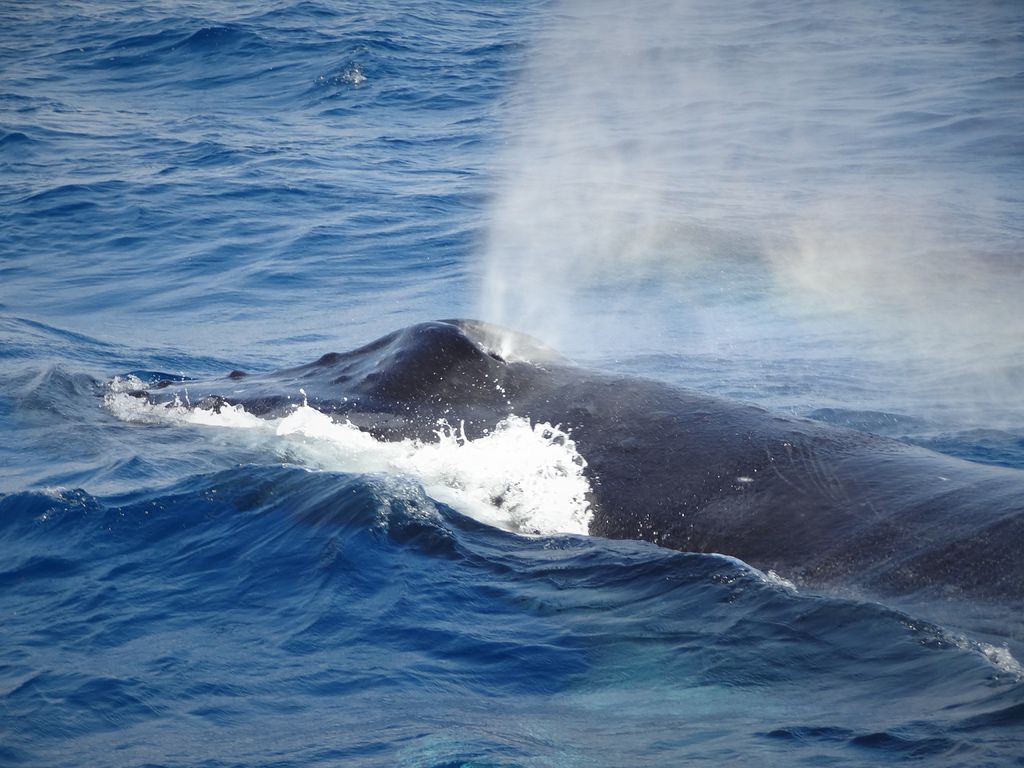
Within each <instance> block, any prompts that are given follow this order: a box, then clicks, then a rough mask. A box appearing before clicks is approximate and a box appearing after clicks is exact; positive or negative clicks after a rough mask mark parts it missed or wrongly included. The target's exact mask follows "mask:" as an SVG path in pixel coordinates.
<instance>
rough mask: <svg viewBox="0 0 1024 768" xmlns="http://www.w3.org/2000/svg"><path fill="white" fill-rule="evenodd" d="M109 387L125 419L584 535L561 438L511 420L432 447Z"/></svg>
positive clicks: (574, 454)
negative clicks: (192, 428)
mask: <svg viewBox="0 0 1024 768" xmlns="http://www.w3.org/2000/svg"><path fill="white" fill-rule="evenodd" d="M130 387H131V385H130V383H125V382H124V381H122V380H117V379H116V380H115V381H114V382H113V383H112V384H111V387H110V390H109V392H108V393H107V395H106V398H105V400H106V405H107V407H108V408H109V409H110V411H111V412H112V413H113V414H114V415H116V416H117V417H118V418H121V419H124V420H125V421H132V422H143V423H157V424H173V425H181V426H185V425H197V426H202V427H219V428H222V429H227V430H231V433H229V434H234V435H235V437H236V439H239V440H243V441H246V442H247V444H253V443H255V444H256V446H257V447H263V448H265V449H266V450H268V451H270V452H272V453H273V454H274V455H276V456H278V457H279V458H280V459H282V460H285V461H288V462H292V463H296V464H300V465H302V466H306V467H310V468H313V469H322V470H332V471H341V472H354V473H387V474H392V475H394V474H398V475H404V476H409V477H412V478H414V479H415V480H417V481H418V482H419V483H421V484H422V486H423V488H424V490H425V491H426V492H427V493H428V494H429V495H430V496H431V497H432V498H434V499H436V500H437V501H440V502H442V503H445V504H448V505H449V506H451V507H452V508H454V509H456V510H458V511H460V512H462V513H463V514H467V515H469V516H471V517H474V518H476V519H478V520H481V521H482V522H485V523H488V524H490V525H494V526H497V527H501V528H505V529H507V530H512V531H516V532H519V533H528V534H552V533H577V534H586V533H587V532H588V529H589V524H590V518H591V510H590V504H589V501H588V494H589V492H590V486H589V483H588V481H587V479H586V476H585V475H584V472H583V471H584V469H585V468H586V461H585V460H584V459H583V457H582V456H580V454H579V453H578V451H577V450H576V444H575V443H574V442H573V440H572V438H571V437H570V436H569V435H568V434H567V433H566V432H564V431H562V430H561V429H559V428H558V427H556V426H552V425H551V424H546V423H540V424H531V423H530V422H529V420H527V419H524V418H520V417H515V416H512V417H509V418H506V419H504V420H502V421H500V422H499V423H498V424H497V425H496V426H495V427H494V429H493V430H492V431H491V432H490V433H488V434H487V435H484V436H483V437H480V438H477V439H470V438H468V437H466V434H465V432H464V430H463V429H462V427H461V425H459V426H455V425H451V424H448V423H447V422H439V423H438V426H437V431H436V433H435V436H436V440H435V441H434V442H421V441H419V440H400V441H394V442H388V441H384V440H377V439H376V438H374V437H373V436H372V435H370V434H368V433H366V432H362V431H360V430H359V429H357V428H356V427H355V426H353V425H352V424H350V423H347V422H336V421H333V420H332V419H331V417H330V416H328V415H326V414H324V413H321V412H320V411H318V410H316V409H315V408H312V407H310V406H309V405H308V404H307V403H305V402H303V404H302V405H296V406H295V407H294V409H293V410H292V412H291V413H289V414H288V415H286V416H284V417H282V418H277V419H261V418H259V417H257V416H254V415H253V414H250V413H247V412H246V410H245V409H244V408H243V407H242V406H241V405H236V406H230V405H224V406H221V407H220V409H219V410H216V411H215V410H212V409H204V408H198V407H195V406H192V405H189V404H188V403H185V402H182V401H177V402H175V403H172V404H170V405H157V404H153V403H149V402H147V401H145V400H141V399H139V398H136V397H132V396H131V395H129V394H127V393H126V392H125V389H126V388H130Z"/></svg>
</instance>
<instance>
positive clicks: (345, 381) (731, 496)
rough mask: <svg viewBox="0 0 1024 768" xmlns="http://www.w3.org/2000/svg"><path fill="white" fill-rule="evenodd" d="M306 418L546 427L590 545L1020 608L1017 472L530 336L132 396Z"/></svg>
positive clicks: (366, 424) (465, 335)
mask: <svg viewBox="0 0 1024 768" xmlns="http://www.w3.org/2000/svg"><path fill="white" fill-rule="evenodd" d="M300 391H301V392H302V393H303V396H304V397H305V398H306V399H307V401H308V403H309V405H311V406H313V407H315V408H316V409H318V410H320V411H322V412H324V413H326V414H329V415H330V416H331V418H333V419H335V420H338V421H347V422H349V423H351V424H353V425H355V426H357V427H358V428H359V429H361V430H364V431H366V432H369V433H371V434H373V435H374V436H375V437H376V438H378V439H381V440H400V439H406V438H417V439H420V440H431V439H436V430H437V424H438V422H439V420H442V419H443V420H447V421H448V422H449V423H458V424H460V425H461V427H462V429H463V430H464V431H465V434H466V436H467V437H469V438H474V437H477V436H481V435H485V434H487V433H488V431H489V430H492V429H493V428H494V427H495V425H496V423H497V422H499V421H500V420H501V419H504V418H506V417H508V416H510V415H516V416H519V417H524V418H528V419H530V420H531V421H532V422H534V423H543V422H546V423H550V424H553V425H558V426H559V427H560V428H561V429H563V430H565V431H566V432H568V433H569V434H570V435H571V437H572V440H573V441H574V442H575V444H576V447H577V450H578V451H579V453H580V454H581V455H582V456H583V457H584V458H585V460H586V469H585V472H586V475H587V478H588V481H589V483H590V487H591V492H590V496H591V498H590V502H591V508H592V510H593V516H592V520H591V522H590V534H591V535H594V536H602V537H608V538H613V539H638V540H644V541H648V542H652V543H654V544H657V545H659V546H662V547H668V548H672V549H676V550H681V551H686V552H702V553H717V554H723V555H728V556H732V557H735V558H738V559H740V560H742V561H744V562H746V563H748V564H750V565H752V566H754V567H755V568H757V569H760V570H761V571H763V572H765V573H769V572H774V573H775V574H778V575H779V576H781V577H782V578H783V579H785V580H787V581H789V582H792V583H793V584H794V585H797V586H808V587H813V588H815V589H830V588H831V589H846V590H849V589H857V590H864V591H867V592H869V593H871V594H877V595H897V596H898V595H907V594H927V595H931V596H933V597H935V596H938V597H958V598H963V599H966V600H968V601H969V600H973V599H976V598H977V599H984V598H998V599H1003V600H1012V601H1019V600H1020V599H1021V598H1022V597H1024V557H1022V555H1024V472H1022V471H1020V470H1017V469H1011V468H1003V467H996V466H988V465H982V464H978V463H974V462H969V461H966V460H962V459H958V458H955V457H951V456H947V455H944V454H939V453H936V452H933V451H929V450H927V449H925V448H922V447H918V446H914V445H911V444H908V443H904V442H901V441H898V440H894V439H890V438H886V437H882V436H878V435H874V434H869V433H865V432H860V431H856V430H853V429H849V428H844V427H839V426H835V425H830V424H826V423H823V422H819V421H814V420H811V419H807V418H801V417H797V416H793V415H789V414H785V413H777V412H773V411H771V410H769V409H766V408H763V407H760V406H758V405H754V404H750V403H745V402H737V401H733V400H729V399H726V398H721V397H716V396H711V395H708V394H705V393H701V392H697V391H692V390H690V389H686V388H683V387H679V386H675V385H672V384H668V383H664V382H661V381H655V380H651V379H647V378H641V377H636V376H630V375H625V374H621V373H612V372H606V371H600V370H592V369H588V368H586V367H583V366H579V365H576V364H574V363H572V362H571V361H569V360H567V359H565V358H563V357H562V356H560V355H559V354H558V353H557V352H556V351H554V350H552V349H551V348H549V347H547V346H546V345H545V344H543V343H542V342H541V341H539V340H537V339H534V338H532V337H530V336H527V335H525V334H520V333H517V332H515V331H511V330H508V329H504V328H501V327H499V326H495V325H491V324H488V323H485V322H481V321H475V320H440V321H433V322H423V323H417V324H415V325H411V326H409V327H406V328H402V329H400V330H397V331H394V332H393V333H390V334H387V335H385V336H383V337H381V338H379V339H377V340H375V341H372V342H371V343H369V344H366V345H365V346H362V347H360V348H358V349H354V350H351V351H348V352H332V353H329V354H325V355H323V356H322V357H320V358H319V359H318V360H315V361H313V362H311V363H308V364H305V365H300V366H297V367H291V368H286V369H283V370H277V371H272V372H269V373H248V372H244V371H241V370H235V371H231V372H230V373H228V374H226V375H224V376H222V377H215V378H211V379H191V380H187V381H185V380H181V379H180V378H177V377H175V378H170V377H168V378H162V379H161V378H158V379H157V380H151V381H150V382H148V383H147V384H146V385H145V386H142V387H139V388H138V389H136V390H133V391H132V392H131V393H130V394H132V395H134V396H136V397H141V398H145V399H147V400H149V401H150V402H152V403H157V404H159V403H171V402H180V401H181V400H182V399H183V397H187V398H188V399H189V402H190V403H192V404H194V405H198V406H199V407H203V408H212V409H214V410H217V409H220V408H222V407H223V406H224V405H225V404H227V405H232V406H234V405H242V406H243V407H244V408H245V409H246V411H248V412H249V413H252V414H255V415H259V416H266V417H274V416H280V415H284V414H286V413H287V412H288V411H289V409H292V408H294V406H295V397H296V394H297V393H298V392H300Z"/></svg>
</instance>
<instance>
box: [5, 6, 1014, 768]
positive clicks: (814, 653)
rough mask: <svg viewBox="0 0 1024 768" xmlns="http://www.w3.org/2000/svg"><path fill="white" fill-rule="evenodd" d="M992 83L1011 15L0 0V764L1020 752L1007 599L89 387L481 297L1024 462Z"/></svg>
mask: <svg viewBox="0 0 1024 768" xmlns="http://www.w3.org/2000/svg"><path fill="white" fill-rule="evenodd" d="M659 20H660V21H661V22H662V23H660V24H659V23H657V22H658V21H659ZM616 52H618V53H617V54H616ZM574 62H575V64H574ZM630 73H632V75H633V76H632V77H628V75H630ZM616 94H618V95H617V96H616ZM653 97H660V98H659V99H654V102H653V103H655V104H658V105H660V106H659V107H658V108H657V109H653V110H652V109H650V107H651V104H652V98H653ZM1022 97H1024V20H1022V14H1021V12H1020V10H1019V8H1018V6H1017V4H1015V3H1012V2H1010V3H1002V4H1001V3H988V4H974V3H966V2H965V3H956V2H943V3H936V4H933V3H927V4H926V3H920V4H904V5H900V6H895V7H890V5H889V4H882V3H872V2H861V3H856V4H847V5H844V6H843V10H842V11H840V10H837V9H835V8H833V7H832V6H826V5H823V4H818V3H810V2H795V3H790V4H786V5H785V6H784V7H779V6H778V5H777V4H768V3H758V2H753V1H752V2H749V3H744V4H741V5H739V6H731V7H730V8H728V9H724V10H723V9H719V8H715V7H713V6H711V5H704V4H699V3H693V4H670V5H666V6H664V7H660V8H658V7H655V6H650V7H647V8H645V7H644V6H642V5H637V6H623V7H622V8H618V6H616V7H615V8H612V7H611V6H609V5H605V4H603V3H599V4H595V5H590V6H588V5H585V4H573V3H568V4H557V3H547V2H529V3H519V4H505V3H476V2H474V3H469V2H465V3H462V2H456V1H454V0H445V2H442V3H416V2H407V3H400V4H379V5H378V6H376V7H374V6H373V5H372V4H371V5H369V6H367V5H365V4H364V5H363V6H359V7H355V6H352V5H350V4H342V3H334V2H330V1H329V0H314V1H311V2H278V3H232V4H219V3H211V4H193V3H175V2H163V3H159V4H150V5H147V6H146V7H144V8H143V7H136V6H135V5H132V4H123V5H122V4H114V3H104V2H94V3H70V4H60V5H49V4H43V5H39V4H36V3H27V2H26V3H20V2H14V3H6V4H5V5H4V6H3V7H2V8H0V182H2V183H0V374H2V375H0V426H2V434H3V440H2V441H0V493H2V494H3V496H2V497H0V764H10V765H83V764H88V765H208V766H227V765H268V766H269V765H275V766H285V765H289V766H290V765H321V764H323V765H327V764H330V765H337V764H343V765H410V766H451V765H466V766H469V765H474V766H485V765H486V766H496V765H505V766H512V765H521V766H527V765H529V766H540V765H609V766H611V765H631V764H632V765H641V764H644V765H656V764H680V763H686V762H690V761H692V762H708V763H712V764H749V765H771V764H776V765H794V764H809V765H821V764H826V763H831V764H838V765H877V764H886V763H898V762H903V761H911V760H915V761H921V762H925V763H926V764H937V765H971V766H974V765H1013V764H1017V765H1020V764H1024V762H1022V759H1021V754H1022V753H1024V683H1022V680H1021V668H1020V666H1019V664H1018V660H1020V659H1021V654H1020V651H1019V648H1020V646H1021V642H1020V639H1019V638H1016V639H1015V638H1013V637H1010V636H1008V635H1007V630H1006V627H1007V626H1008V625H1009V624H1010V623H1012V622H1011V621H1010V619H1011V617H1010V616H1007V621H1006V623H1005V625H1004V623H1003V622H1001V621H1000V615H999V612H998V606H996V608H995V609H994V612H990V613H989V619H988V621H987V623H986V624H984V625H983V626H981V627H980V628H977V627H978V625H977V624H976V625H975V627H976V631H965V630H964V629H963V628H962V627H960V626H958V625H957V623H956V621H955V620H951V621H950V622H948V623H943V624H941V625H940V624H933V623H928V622H926V621H923V620H922V619H921V618H920V617H917V616H915V615H911V614H907V613H900V612H898V611H896V610H895V609H894V608H892V607H885V606H880V605H877V604H874V603H871V602H866V601H860V600H857V599H854V598H852V597H847V598H838V597H835V596H831V597H829V596H819V595H812V594H803V593H797V592H794V591H793V590H792V589H791V588H789V587H788V586H787V585H786V583H785V581H784V580H782V579H779V578H775V577H767V576H765V575H762V574H760V573H758V572H756V571H753V570H752V569H749V568H747V567H746V566H745V565H743V564H742V563H739V562H737V561H734V560H731V559H728V558H722V557H716V556H709V555H693V554H683V553H677V552H671V551H668V550H663V549H659V548H657V547H654V546H652V545H647V544H642V543H631V542H610V541H605V540H601V539H596V538H588V537H585V536H581V535H548V536H531V537H524V536H518V535H515V534H512V533H508V532H505V531H502V530H499V529H497V528H493V527H490V526H487V525H484V524H482V523H480V522H479V521H477V520H475V519H473V518H471V517H469V516H466V515H464V514H462V513H461V512H459V511H456V509H455V507H459V504H458V503H457V501H458V500H457V499H456V500H454V501H453V500H452V498H449V497H448V496H446V495H445V493H443V492H441V491H438V490H437V489H436V488H434V489H433V490H431V488H432V486H431V480H430V478H433V477H434V475H424V474H422V473H421V474H417V473H416V472H412V471H408V472H403V473H397V472H388V471H384V468H382V467H367V466H364V465H361V464H358V463H352V462H350V463H348V464H345V463H344V461H343V460H342V459H338V458H337V457H336V456H335V457H334V459H332V462H333V463H332V462H328V461H324V460H320V459H319V458H316V457H311V455H310V454H309V453H308V452H307V453H303V452H302V451H296V450H293V449H289V448H287V447H286V448H285V449H282V446H281V444H280V443H279V442H275V441H274V440H271V439H270V438H266V437H263V436H261V435H259V434H256V433H255V432H254V431H252V430H250V431H245V430H232V429H227V428H224V427H203V426H201V425H189V424H180V423H179V424H175V423H160V424H153V423H148V424H142V423H137V422H133V421H129V420H125V419H124V418H119V416H118V414H117V413H116V411H112V410H111V409H110V408H109V407H108V406H107V404H105V399H104V398H105V396H106V395H108V394H109V393H110V388H109V382H110V381H111V380H112V379H113V377H115V376H120V375H124V374H126V373H128V372H131V371H143V370H150V371H167V372H172V373H181V374H187V375H195V376H201V375H211V374H218V375H219V374H222V373H224V372H226V371H229V370H231V369H233V368H238V367H244V368H247V369H250V370H267V369H272V368H275V367H278V366H280V365H285V364H296V363H302V362H306V361H309V360H312V359H314V358H316V357H318V356H319V355H320V354H322V353H323V352H325V351H328V350H344V349H348V348H351V347H354V346H356V345H358V344H361V343H363V342H366V341H368V340H370V339H372V338H374V337H375V336H377V335H379V334H381V333H384V332H387V331H390V330H393V329H395V328H398V327H400V326H403V325H407V324H409V323H411V322H415V321H419V320H424V319H430V318H437V317H452V316H461V315H467V314H478V313H483V314H485V315H487V314H489V315H490V316H491V319H496V320H501V321H504V322H506V323H508V324H512V325H519V326H520V327H523V328H524V330H528V331H535V332H538V333H541V334H542V335H544V336H545V337H546V338H550V340H552V341H556V342H557V343H558V344H559V346H561V347H562V348H563V349H565V350H566V351H568V352H569V353H570V354H572V355H574V356H575V357H577V358H579V359H581V360H583V361H585V362H587V363H589V364H592V365H597V366H600V367H605V368H617V369H621V370H626V371H630V372H633V373H639V374H643V375H648V376H653V377H657V378H663V379H668V380H671V381H675V382H679V383H683V384H687V385H690V386H697V387H700V388H702V389H706V390H709V391H714V392H717V393H720V394H725V395H729V396H733V397H736V398H740V399H746V400H754V401H758V402H761V403H763V404H766V405H769V406H771V407H774V408H778V409H784V410H788V411H793V412H798V413H802V414H806V415H812V416H814V417H815V418H820V419H823V420H826V421H830V422H833V423H839V424H844V425H850V426H854V427H856V428H859V429H864V430H867V431H873V432H879V433H882V434H886V435H889V436H893V437H898V438H906V439H909V440H912V441H915V442H919V443H922V444H924V445H926V446H928V447H931V448H933V449H936V450H940V451H943V452H947V453H951V454H954V455H958V456H962V457H965V458H969V459H973V460H977V461H985V462H990V463H996V464H1001V465H1004V466H1008V467H1016V468H1020V469H1022V470H1024V415H1022V414H1024V400H1022V393H1024V369H1022V368H1021V364H1020V360H1021V359H1024V358H1022V355H1021V353H1022V352H1024V350H1022V346H1024V321H1022V318H1021V308H1020V305H1019V301H1018V299H1019V296H1020V295H1021V294H1020V293H1019V292H1018V288H1020V287H1021V282H1020V281H1021V279H1022V275H1024V269H1022V264H1021V262H1020V254H1021V242H1022V237H1021V235H1022V231H1021V226H1020V219H1019V210H1020V203H1021V199H1022V191H1024V184H1022V174H1021V172H1022V170H1024V168H1022V158H1024V152H1022V148H1024V147H1022V145H1021V138H1020V131H1019V126H1020V125H1021V124H1022V118H1024V98H1022ZM595 103H600V104H604V105H606V106H607V109H605V111H604V112H601V113H600V114H596V113H595V112H594V104H595ZM638 114H639V115H641V116H642V117H640V118H637V117H635V116H636V115H638ZM602 115H603V117H602ZM630 115H633V116H634V117H632V118H630V117H629V116H630ZM602 120H603V121H604V122H601V121H602ZM566 125H568V126H569V127H570V128H571V129H572V130H569V131H568V133H566V132H565V130H564V129H565V126H566ZM595 126H597V127H595ZM602 126H603V127H602ZM552 131H555V133H552ZM556 134H557V137H559V138H558V141H559V142H561V143H558V142H555V137H556ZM566 136H568V137H569V138H568V139H566V138H565V137H566ZM559 148H560V149H559ZM595 148H596V149H597V150H600V151H597V153H596V155H595ZM531 150H535V151H531ZM556 150H557V151H556ZM584 168H590V169H592V170H591V172H588V173H585V172H584V170H583V169H584ZM637 169H639V171H638V170H637ZM548 171H549V172H550V173H547V172H548ZM565 180H569V181H576V182H579V184H578V185H576V186H574V185H573V184H568V185H565V183H564V182H565ZM579 187H582V188H586V189H590V190H595V189H596V190H612V192H613V193H614V194H611V193H609V194H598V195H596V196H594V195H590V196H588V195H581V194H579ZM625 189H628V190H632V192H630V194H619V193H618V192H615V191H616V190H618V191H619V192H621V191H622V190H625ZM836 190H843V194H839V193H837V192H836ZM847 192H849V193H848V194H847ZM524 205H525V208H524V207H523V206H524ZM637 211H645V212H646V214H645V215H644V217H643V218H642V221H641V222H640V223H642V224H643V227H642V228H641V229H642V232H640V235H642V236H640V235H638V230H637V228H635V227H631V226H629V225H627V224H624V223H623V222H627V223H628V222H631V221H632V222H636V221H637V219H636V216H634V214H635V213H636V212H637ZM882 214H884V215H882ZM595 222H600V223H601V224H602V226H600V227H598V226H596V225H595ZM623 238H625V241H624V240H623ZM623 242H626V245H627V246H628V247H619V246H622V243H623ZM602 243H605V244H610V245H608V246H607V247H605V248H604V249H603V250H602V247H603V246H602ZM965 243H968V244H970V247H969V248H966V247H964V244H965ZM574 244H582V245H574ZM613 246H614V247H613ZM588 253H592V254H595V256H594V259H593V260H589V261H588V260H587V258H586V256H587V254H588ZM621 253H626V254H629V258H628V259H626V258H621V259H620V258H619V256H618V255H617V254H621ZM652 254H654V255H652ZM598 257H600V258H598ZM595 265H596V266H595ZM520 275H525V276H526V277H527V278H530V279H525V280H522V281H520V280H519V277H518V276H520ZM538 278H539V279H538ZM482 297H483V298H482ZM487 297H490V299H488V298H487ZM517 297H518V298H517ZM528 299H529V300H528ZM537 300H539V303H538V301H537ZM545 304H546V306H547V307H548V308H549V310H550V311H548V312H538V311H537V307H538V306H544V305H545ZM545 318H552V319H555V320H557V321H558V322H557V323H553V324H552V325H551V327H550V328H547V329H545V328H544V327H542V326H543V325H544V324H545V323H544V322H542V321H544V320H545ZM517 321H518V322H517ZM296 396H297V397H298V396H299V395H298V393H296ZM457 450H461V449H458V448H456V451H457ZM530 450H532V449H530ZM665 450H671V446H665ZM522 452H523V451H521V453H522ZM525 452H527V453H529V452H530V451H525ZM458 455H459V456H465V455H466V454H458ZM321 458H322V457H321ZM342 458H344V457H342ZM584 458H585V457H584ZM314 459H315V460H314ZM490 460H491V459H488V461H490ZM371 463H372V462H371ZM455 463H456V464H461V465H466V464H467V462H466V461H459V460H455ZM479 476H480V475H474V477H477V478H478V477H479ZM425 478H426V479H425ZM442 497H443V498H442ZM535 497H536V495H535ZM556 506H557V505H556ZM560 510H561V508H559V510H556V511H560ZM782 576H784V574H783V575H782ZM1004 643H1005V644H1007V645H1004Z"/></svg>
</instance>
